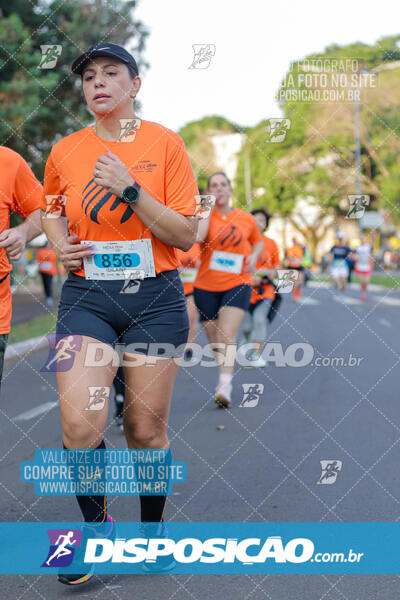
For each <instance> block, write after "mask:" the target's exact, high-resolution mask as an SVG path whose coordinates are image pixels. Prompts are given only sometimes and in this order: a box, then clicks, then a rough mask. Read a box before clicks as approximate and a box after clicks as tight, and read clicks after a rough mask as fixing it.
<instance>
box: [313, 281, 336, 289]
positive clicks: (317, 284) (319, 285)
mask: <svg viewBox="0 0 400 600" xmlns="http://www.w3.org/2000/svg"><path fill="white" fill-rule="evenodd" d="M307 287H310V288H330V287H332V284H331V282H330V281H309V282H308V283H307Z"/></svg>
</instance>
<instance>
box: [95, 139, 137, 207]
mask: <svg viewBox="0 0 400 600" xmlns="http://www.w3.org/2000/svg"><path fill="white" fill-rule="evenodd" d="M93 174H94V181H95V182H96V183H97V185H101V186H103V188H105V189H106V190H107V191H108V192H111V193H112V194H115V195H116V196H119V197H121V195H122V192H123V191H124V189H125V188H126V187H128V186H129V185H133V184H134V183H135V181H134V179H133V177H131V175H129V172H128V169H127V168H126V166H125V165H124V163H123V162H122V160H120V159H119V158H118V156H115V154H112V153H111V152H110V151H109V150H107V155H105V156H103V155H102V156H99V158H98V159H97V162H96V164H95V166H94V171H93Z"/></svg>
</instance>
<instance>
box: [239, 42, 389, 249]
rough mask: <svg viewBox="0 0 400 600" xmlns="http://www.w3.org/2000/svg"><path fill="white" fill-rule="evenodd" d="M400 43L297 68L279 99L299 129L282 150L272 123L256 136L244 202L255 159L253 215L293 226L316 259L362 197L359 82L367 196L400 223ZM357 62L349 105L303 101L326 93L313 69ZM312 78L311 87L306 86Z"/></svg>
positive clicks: (361, 47) (357, 46) (344, 51)
mask: <svg viewBox="0 0 400 600" xmlns="http://www.w3.org/2000/svg"><path fill="white" fill-rule="evenodd" d="M399 40H400V36H391V37H386V38H383V39H381V40H379V41H378V42H377V43H376V44H374V45H372V46H368V45H367V44H361V43H359V42H357V43H354V44H350V45H348V46H343V47H340V46H337V45H333V46H330V47H329V48H327V49H326V50H325V52H323V53H322V54H319V55H317V54H313V55H310V56H308V57H307V58H306V59H304V60H302V61H294V63H293V64H292V65H291V68H290V70H289V71H288V73H286V75H285V77H284V78H283V80H282V84H281V87H280V90H279V93H278V97H279V98H280V105H281V108H282V110H283V115H284V118H286V119H289V120H290V122H291V126H290V129H289V130H288V131H287V134H286V138H285V139H284V140H283V141H282V142H281V143H273V142H272V141H271V135H270V134H271V128H270V123H269V122H268V121H263V122H261V123H259V124H258V125H257V126H256V127H255V128H253V129H252V130H251V131H250V132H249V134H248V139H247V144H246V147H245V148H244V150H243V152H242V153H241V155H240V157H239V164H238V171H237V177H236V187H237V190H238V195H239V197H240V198H241V199H242V200H241V202H242V203H243V199H244V198H245V183H244V176H243V172H244V160H245V153H246V152H247V154H248V155H249V157H250V165H251V184H252V201H253V202H252V205H253V207H258V206H266V207H267V208H268V209H269V210H270V211H271V212H275V213H278V214H280V215H281V216H283V217H285V218H287V219H288V220H289V221H290V222H291V224H292V225H293V227H294V228H295V229H296V230H297V231H299V232H300V233H301V234H302V235H303V236H304V238H305V239H306V241H307V243H308V245H309V246H310V248H311V250H312V251H313V252H315V250H316V249H317V247H318V244H319V242H320V241H321V240H322V239H323V238H324V237H325V235H326V231H327V229H328V228H330V227H332V225H333V224H334V223H335V220H336V219H337V218H338V217H343V216H344V215H345V214H346V212H347V210H348V206H349V204H348V196H349V195H350V194H355V193H356V185H355V142H354V102H352V101H346V99H347V100H348V98H349V97H351V96H350V94H349V93H348V90H349V89H350V84H354V82H355V85H356V88H358V86H359V85H362V86H363V87H362V88H361V96H360V121H361V131H360V138H361V171H362V174H361V183H362V191H363V193H364V194H369V195H370V197H371V204H370V208H373V209H376V208H378V207H379V206H382V205H386V206H387V207H388V208H389V209H390V210H391V213H392V216H393V218H396V216H397V218H399V210H398V209H399V201H400V191H399V190H400V187H399V183H400V168H399V166H398V164H399V163H398V150H399V145H400V143H399V138H398V132H399V128H400V117H399V115H398V111H397V96H398V91H400V48H399V47H398V42H399ZM353 57H357V62H356V64H357V72H355V73H354V72H352V68H353V67H352V65H351V68H348V67H346V68H345V71H344V73H345V75H346V77H347V79H346V83H345V84H344V92H345V93H344V98H345V99H344V100H342V99H341V97H340V94H337V97H338V100H337V101H335V102H328V101H321V100H320V101H317V100H315V98H316V96H317V94H315V93H314V94H311V95H310V94H309V97H308V98H307V100H305V99H304V96H305V95H303V97H300V93H303V92H306V93H307V92H310V91H312V92H315V91H316V90H318V89H320V90H321V88H322V80H321V78H319V79H318V78H316V77H312V76H313V74H314V71H313V68H315V64H316V63H315V62H314V63H313V62H312V61H317V60H320V61H324V60H328V61H330V64H332V60H337V61H339V60H342V61H344V60H345V59H348V63H346V65H349V63H350V61H351V60H352V59H353ZM346 69H347V70H346ZM361 69H368V70H369V71H370V73H372V74H370V75H360V73H359V72H360V71H361ZM341 72H342V73H343V70H342V71H341ZM306 75H308V79H309V80H311V85H310V84H307V83H306V81H305V76H306ZM353 75H354V76H355V77H356V79H354V80H352V79H351V77H352V76H353ZM378 78H379V85H378V86H375V87H374V86H373V85H372V84H371V83H372V81H373V80H374V81H375V80H376V79H378ZM331 81H335V80H334V79H331ZM331 89H332V85H331ZM328 91H329V86H328ZM338 91H341V90H340V89H338ZM295 94H297V97H296V96H295ZM346 94H347V97H346ZM311 96H312V98H311V99H310V97H311ZM299 98H300V99H299ZM305 207H307V210H308V214H306V210H305ZM310 209H312V210H310ZM399 220H400V219H399Z"/></svg>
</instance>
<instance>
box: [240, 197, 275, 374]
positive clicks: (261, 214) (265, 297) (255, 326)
mask: <svg viewBox="0 0 400 600" xmlns="http://www.w3.org/2000/svg"><path fill="white" fill-rule="evenodd" d="M251 214H252V215H253V216H254V218H255V220H256V223H257V227H258V229H259V231H260V233H261V234H263V233H264V232H265V231H266V229H267V228H268V224H269V220H270V215H269V214H268V213H267V211H266V210H264V209H263V208H256V209H255V210H252V211H251ZM262 237H263V244H264V248H263V251H262V253H261V254H260V256H259V258H258V261H257V265H256V272H255V273H254V275H253V277H252V283H253V291H252V294H251V298H250V305H249V309H248V311H247V312H246V314H245V316H244V319H243V321H242V325H241V328H240V336H239V337H241V338H242V339H243V343H246V342H247V341H248V340H250V341H251V342H252V343H253V344H254V349H253V352H252V354H251V355H250V357H249V360H251V362H252V363H253V366H254V367H265V366H266V364H267V363H266V362H265V360H264V359H263V358H262V356H261V351H262V347H263V344H264V343H265V340H266V338H267V315H268V312H269V309H270V308H271V304H272V301H273V300H274V298H275V287H274V285H272V283H271V281H272V280H273V279H274V278H275V277H276V275H277V273H276V269H277V267H278V265H279V250H278V246H277V245H276V242H274V240H273V239H271V238H269V237H267V236H266V235H263V236H262ZM246 354H247V353H246Z"/></svg>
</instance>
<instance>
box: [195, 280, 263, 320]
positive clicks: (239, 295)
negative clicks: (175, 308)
mask: <svg viewBox="0 0 400 600" xmlns="http://www.w3.org/2000/svg"><path fill="white" fill-rule="evenodd" d="M251 291H252V287H251V285H247V284H242V285H237V286H235V287H233V288H231V289H230V290H225V291H223V292H209V291H208V290H201V289H199V288H196V287H195V288H194V301H195V303H196V306H197V310H198V311H199V315H200V321H214V320H215V319H217V318H218V312H219V309H220V308H221V307H222V306H236V308H242V309H243V310H244V311H246V310H248V308H249V304H250V298H251Z"/></svg>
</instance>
